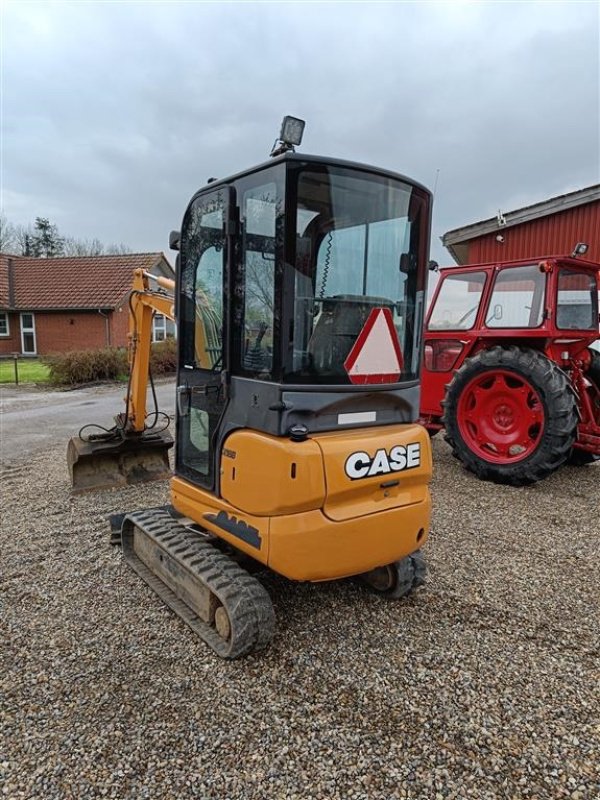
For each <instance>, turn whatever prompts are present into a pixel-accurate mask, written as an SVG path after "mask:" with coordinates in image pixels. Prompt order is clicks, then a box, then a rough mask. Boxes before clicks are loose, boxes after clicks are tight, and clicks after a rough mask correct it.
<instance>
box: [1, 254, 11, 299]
mask: <svg viewBox="0 0 600 800" xmlns="http://www.w3.org/2000/svg"><path fill="white" fill-rule="evenodd" d="M8 259H9V256H5V255H4V254H3V253H0V307H2V306H8Z"/></svg>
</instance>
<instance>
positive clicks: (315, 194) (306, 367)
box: [284, 166, 425, 384]
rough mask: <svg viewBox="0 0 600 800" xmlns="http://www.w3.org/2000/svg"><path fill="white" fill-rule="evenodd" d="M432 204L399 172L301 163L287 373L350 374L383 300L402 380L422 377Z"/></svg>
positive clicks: (331, 378)
mask: <svg viewBox="0 0 600 800" xmlns="http://www.w3.org/2000/svg"><path fill="white" fill-rule="evenodd" d="M424 207H425V201H424V200H423V199H422V197H421V196H420V194H419V193H417V191H416V190H415V189H414V188H413V187H412V186H410V185H407V184H404V183H402V182H400V181H398V180H394V179H389V178H385V177H383V176H377V175H371V174H369V173H364V172H361V171H358V170H351V169H344V168H341V167H336V168H332V167H325V166H324V167H314V168H313V169H311V170H302V171H301V172H300V173H299V175H298V183H297V213H296V240H295V254H296V260H295V271H294V308H293V323H292V330H293V336H292V346H291V348H290V352H289V353H288V356H287V362H286V364H285V371H284V375H285V380H286V381H288V382H298V383H303V382H313V383H331V384H336V383H341V384H344V383H350V380H349V378H348V374H347V371H346V367H345V366H344V362H345V361H346V359H347V357H348V355H349V353H350V351H351V350H352V348H353V346H354V344H355V342H356V341H357V338H358V337H359V335H360V333H361V331H362V330H363V328H364V327H365V324H366V322H367V319H368V318H369V316H370V315H371V313H372V312H373V310H374V309H381V308H383V309H389V312H390V314H391V317H392V319H393V325H394V328H395V335H396V336H397V339H398V344H399V348H400V350H401V352H402V354H403V364H404V366H403V372H402V375H401V378H400V380H409V379H411V378H414V377H415V374H416V369H417V366H416V359H415V358H414V357H413V355H414V354H413V348H414V347H415V344H416V342H417V340H418V337H417V334H416V331H417V328H418V327H420V324H421V321H420V318H419V317H420V314H421V313H422V294H423V293H422V292H421V296H420V297H419V298H417V294H418V286H417V284H418V273H417V259H418V254H419V252H420V250H419V248H420V247H421V248H422V246H423V242H421V239H420V234H421V221H422V214H423V213H424V211H423V209H424ZM419 288H420V287H419ZM417 318H419V319H417Z"/></svg>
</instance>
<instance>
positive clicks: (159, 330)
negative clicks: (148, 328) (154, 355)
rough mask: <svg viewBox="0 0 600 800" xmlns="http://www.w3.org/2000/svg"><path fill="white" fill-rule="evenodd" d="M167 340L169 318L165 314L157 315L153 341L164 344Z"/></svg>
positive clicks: (153, 328) (154, 320)
mask: <svg viewBox="0 0 600 800" xmlns="http://www.w3.org/2000/svg"><path fill="white" fill-rule="evenodd" d="M166 338H167V318H166V317H165V315H164V314H155V315H154V319H153V320H152V341H153V342H164V340H165V339H166Z"/></svg>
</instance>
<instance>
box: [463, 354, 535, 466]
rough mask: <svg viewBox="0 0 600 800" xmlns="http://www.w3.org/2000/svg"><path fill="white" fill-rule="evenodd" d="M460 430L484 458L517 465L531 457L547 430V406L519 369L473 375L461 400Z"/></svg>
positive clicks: (466, 440)
mask: <svg viewBox="0 0 600 800" xmlns="http://www.w3.org/2000/svg"><path fill="white" fill-rule="evenodd" d="M457 414H458V420H457V422H458V429H459V431H460V435H461V436H462V439H463V441H464V442H465V444H466V445H467V446H468V447H469V449H470V450H471V451H472V452H474V453H476V454H477V455H478V456H479V457H480V458H482V459H484V460H485V461H491V462H493V463H495V464H514V463H516V462H517V461H523V459H525V458H527V457H528V456H530V455H531V454H532V453H533V452H534V451H535V449H536V448H537V446H538V444H539V443H540V439H541V438H542V433H543V431H544V406H543V404H542V401H541V398H540V396H539V394H538V393H537V391H536V390H535V389H534V388H533V386H532V385H531V384H530V383H529V381H528V380H527V379H526V378H524V377H523V376H522V375H520V374H519V373H517V372H511V371H509V370H501V369H499V370H494V371H490V372H485V373H483V374H481V375H477V376H476V377H475V378H472V379H471V380H470V381H469V383H468V384H467V385H466V386H465V388H464V390H463V392H462V394H461V396H460V399H459V402H458V409H457Z"/></svg>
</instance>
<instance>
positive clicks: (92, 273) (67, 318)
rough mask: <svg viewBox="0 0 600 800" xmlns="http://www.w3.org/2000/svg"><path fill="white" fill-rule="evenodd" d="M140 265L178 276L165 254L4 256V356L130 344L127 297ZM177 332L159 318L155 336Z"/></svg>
mask: <svg viewBox="0 0 600 800" xmlns="http://www.w3.org/2000/svg"><path fill="white" fill-rule="evenodd" d="M138 267H140V268H142V269H145V270H147V271H148V272H151V273H153V274H155V275H163V276H165V277H168V278H174V277H175V276H174V273H173V269H172V267H171V265H170V264H169V262H168V261H167V259H166V258H165V256H164V255H163V254H162V253H138V254H132V255H118V256H90V257H69V258H29V257H26V256H11V255H4V254H0V356H2V355H10V354H13V353H19V354H22V355H29V356H34V355H47V354H48V353H57V352H64V351H67V350H91V349H96V348H101V347H107V346H110V345H112V346H117V347H121V346H125V345H126V344H127V331H128V308H127V299H128V297H129V290H130V287H131V283H132V280H133V271H134V269H137V268H138ZM172 331H173V326H172V323H171V322H170V321H167V320H165V319H164V317H159V318H158V319H157V318H156V317H155V329H154V338H155V339H164V338H165V336H166V335H167V333H168V332H169V333H170V332H172Z"/></svg>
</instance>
